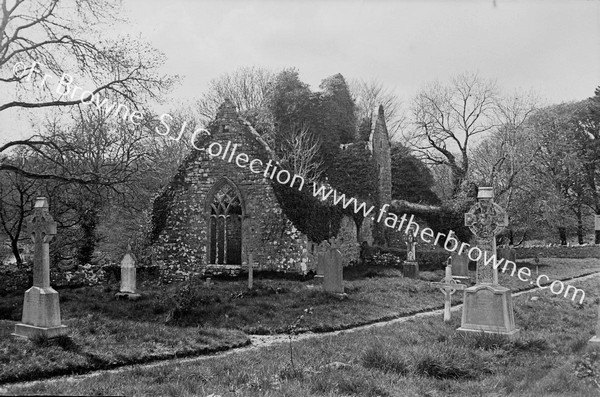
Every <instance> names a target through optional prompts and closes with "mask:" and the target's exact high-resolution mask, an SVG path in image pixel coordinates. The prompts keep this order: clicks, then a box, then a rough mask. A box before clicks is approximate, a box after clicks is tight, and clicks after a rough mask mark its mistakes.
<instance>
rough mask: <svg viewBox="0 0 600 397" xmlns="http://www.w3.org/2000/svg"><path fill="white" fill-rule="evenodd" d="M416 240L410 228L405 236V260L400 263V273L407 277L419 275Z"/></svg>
mask: <svg viewBox="0 0 600 397" xmlns="http://www.w3.org/2000/svg"><path fill="white" fill-rule="evenodd" d="M416 246H417V242H416V241H415V236H414V234H413V232H412V230H409V231H408V233H407V236H406V260H405V261H404V262H403V263H402V275H403V276H404V277H409V278H418V277H419V262H418V261H417V253H416Z"/></svg>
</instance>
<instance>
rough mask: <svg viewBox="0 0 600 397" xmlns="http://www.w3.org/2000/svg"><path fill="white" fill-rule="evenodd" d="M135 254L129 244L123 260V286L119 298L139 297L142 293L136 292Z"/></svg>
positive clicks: (132, 298) (118, 294)
mask: <svg viewBox="0 0 600 397" xmlns="http://www.w3.org/2000/svg"><path fill="white" fill-rule="evenodd" d="M135 262H136V259H135V256H134V255H133V253H132V252H131V245H129V244H127V252H126V253H125V255H124V256H123V259H122V260H121V287H120V288H119V292H117V293H116V296H117V297H119V298H127V299H131V300H135V299H139V298H140V296H141V295H140V294H138V293H137V292H136V290H137V286H136V280H137V279H136V269H135Z"/></svg>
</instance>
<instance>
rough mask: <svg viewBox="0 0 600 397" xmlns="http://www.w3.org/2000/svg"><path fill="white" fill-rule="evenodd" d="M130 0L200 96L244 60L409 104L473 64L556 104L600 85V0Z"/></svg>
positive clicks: (137, 22) (173, 67)
mask: <svg viewBox="0 0 600 397" xmlns="http://www.w3.org/2000/svg"><path fill="white" fill-rule="evenodd" d="M166 3H167V2H165V1H162V0H150V1H148V0H124V4H125V11H126V13H125V15H127V16H128V17H129V18H130V20H131V22H132V25H131V26H130V27H129V28H128V31H129V32H132V33H136V32H137V33H139V32H141V34H142V37H143V38H146V39H147V40H148V41H149V42H151V43H152V44H153V45H154V46H155V47H157V48H158V49H160V50H161V51H163V52H164V53H165V54H166V55H167V57H168V59H169V60H168V64H167V65H166V70H167V71H168V72H171V73H177V74H180V75H182V76H185V80H184V83H183V85H182V86H181V87H180V88H179V89H177V91H176V92H175V96H176V97H178V98H181V99H185V98H191V97H194V96H197V95H198V94H199V93H200V92H202V91H203V90H204V89H205V88H206V86H207V82H208V81H209V80H210V79H212V78H214V77H216V76H218V75H219V74H221V73H223V72H227V71H231V70H234V69H235V68H237V67H239V66H245V65H256V66H266V67H269V68H274V69H281V68H283V67H287V66H294V67H297V68H298V69H299V70H300V75H301V78H302V79H303V80H304V81H306V82H308V83H310V84H311V85H312V86H313V88H315V89H316V88H317V87H318V84H319V83H320V81H321V79H323V78H325V77H327V76H330V75H332V74H335V73H342V74H343V75H344V76H345V77H346V78H348V79H351V78H364V79H372V78H375V79H379V80H380V81H381V82H383V83H384V84H385V85H389V86H391V87H394V88H395V89H396V91H397V93H398V95H399V96H400V97H402V98H404V99H405V100H409V99H410V98H411V97H412V96H414V95H415V93H416V92H417V91H418V89H419V88H420V87H422V86H423V85H424V84H426V83H427V82H430V81H432V80H434V79H440V80H442V81H443V80H447V79H448V78H449V76H451V75H454V74H457V73H460V72H463V71H478V72H479V73H480V74H481V75H482V76H484V77H488V78H493V79H497V81H498V85H499V86H500V87H501V88H502V89H505V90H507V91H511V90H514V89H518V88H524V89H529V88H533V89H535V90H536V91H537V92H538V93H539V94H540V95H541V96H542V97H543V98H546V99H548V100H549V101H551V102H560V101H567V100H580V99H583V98H586V97H589V96H591V95H593V91H594V88H595V87H597V86H598V85H600V1H577V0H564V1H503V0H496V1H495V2H494V1H492V0H489V1H485V0H478V1H391V0H388V1H348V0H343V1H342V0H339V1H332V0H329V1H264V0H263V1H233V0H229V1H192V0H187V1H186V0H179V1H169V2H168V5H167V4H166Z"/></svg>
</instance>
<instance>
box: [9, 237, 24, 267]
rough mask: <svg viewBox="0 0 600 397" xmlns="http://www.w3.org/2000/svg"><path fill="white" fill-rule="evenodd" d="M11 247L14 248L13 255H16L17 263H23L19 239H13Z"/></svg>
mask: <svg viewBox="0 0 600 397" xmlns="http://www.w3.org/2000/svg"><path fill="white" fill-rule="evenodd" d="M10 248H11V250H12V253H13V255H14V256H15V260H16V261H17V265H19V266H21V265H22V264H23V258H21V253H20V252H19V245H18V244H17V239H14V240H13V239H11V241H10Z"/></svg>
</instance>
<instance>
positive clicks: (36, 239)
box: [27, 197, 56, 288]
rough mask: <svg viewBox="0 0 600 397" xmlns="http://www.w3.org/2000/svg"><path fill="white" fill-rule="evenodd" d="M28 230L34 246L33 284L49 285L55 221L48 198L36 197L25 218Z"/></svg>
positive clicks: (41, 286)
mask: <svg viewBox="0 0 600 397" xmlns="http://www.w3.org/2000/svg"><path fill="white" fill-rule="evenodd" d="M27 227H28V229H27V230H28V232H29V234H30V235H31V241H32V242H33V246H34V251H33V252H34V254H33V285H34V286H35V287H40V288H48V287H50V240H52V239H53V238H54V235H56V222H54V220H53V219H52V216H51V215H50V212H49V211H48V200H46V198H45V197H38V198H37V199H36V200H35V204H34V206H33V214H32V215H30V216H29V217H28V218H27Z"/></svg>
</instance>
